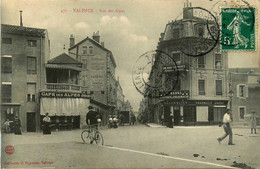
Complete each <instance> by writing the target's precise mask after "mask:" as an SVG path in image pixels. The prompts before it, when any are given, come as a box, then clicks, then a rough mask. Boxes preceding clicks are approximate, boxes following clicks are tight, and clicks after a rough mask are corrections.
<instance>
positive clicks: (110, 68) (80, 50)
mask: <svg viewBox="0 0 260 169" xmlns="http://www.w3.org/2000/svg"><path fill="white" fill-rule="evenodd" d="M74 42H75V39H74V37H73V36H72V35H71V37H70V48H69V55H70V56H71V57H73V58H74V59H76V60H77V61H79V62H81V63H83V69H82V72H81V77H80V78H81V81H82V91H84V92H86V93H88V94H91V98H92V99H93V101H95V102H97V103H99V104H100V105H102V106H101V107H102V108H101V107H100V109H102V111H108V112H109V113H116V112H115V111H116V104H117V98H116V95H117V87H116V86H117V85H116V78H115V68H116V62H115V59H114V56H113V53H112V52H111V51H110V50H108V49H107V48H105V46H104V42H101V43H100V36H99V32H96V33H93V39H91V38H89V37H86V38H85V39H83V40H81V41H80V42H78V43H76V44H74Z"/></svg>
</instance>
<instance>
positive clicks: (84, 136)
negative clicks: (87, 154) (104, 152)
mask: <svg viewBox="0 0 260 169" xmlns="http://www.w3.org/2000/svg"><path fill="white" fill-rule="evenodd" d="M81 139H82V140H83V141H84V142H85V143H86V142H87V141H88V139H89V131H88V130H83V131H82V133H81Z"/></svg>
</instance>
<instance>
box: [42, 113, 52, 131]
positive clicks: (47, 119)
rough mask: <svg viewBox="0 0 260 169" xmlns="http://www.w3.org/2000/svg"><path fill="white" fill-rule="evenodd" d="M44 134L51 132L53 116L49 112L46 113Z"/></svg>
mask: <svg viewBox="0 0 260 169" xmlns="http://www.w3.org/2000/svg"><path fill="white" fill-rule="evenodd" d="M42 121H43V130H42V132H43V134H51V128H50V123H51V118H50V117H49V113H48V112H47V113H46V114H45V117H44V118H43V120H42Z"/></svg>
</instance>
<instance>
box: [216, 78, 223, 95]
mask: <svg viewBox="0 0 260 169" xmlns="http://www.w3.org/2000/svg"><path fill="white" fill-rule="evenodd" d="M216 95H218V96H221V95H222V80H216Z"/></svg>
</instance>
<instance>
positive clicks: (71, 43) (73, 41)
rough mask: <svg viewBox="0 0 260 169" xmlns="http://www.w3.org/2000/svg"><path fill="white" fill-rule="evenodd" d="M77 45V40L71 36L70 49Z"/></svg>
mask: <svg viewBox="0 0 260 169" xmlns="http://www.w3.org/2000/svg"><path fill="white" fill-rule="evenodd" d="M74 44H75V39H74V37H73V35H72V34H71V35H70V47H71V46H73V45H74Z"/></svg>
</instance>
